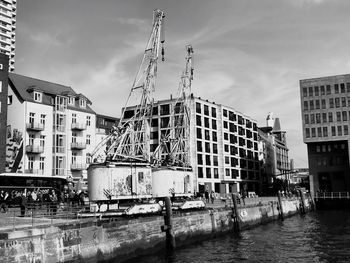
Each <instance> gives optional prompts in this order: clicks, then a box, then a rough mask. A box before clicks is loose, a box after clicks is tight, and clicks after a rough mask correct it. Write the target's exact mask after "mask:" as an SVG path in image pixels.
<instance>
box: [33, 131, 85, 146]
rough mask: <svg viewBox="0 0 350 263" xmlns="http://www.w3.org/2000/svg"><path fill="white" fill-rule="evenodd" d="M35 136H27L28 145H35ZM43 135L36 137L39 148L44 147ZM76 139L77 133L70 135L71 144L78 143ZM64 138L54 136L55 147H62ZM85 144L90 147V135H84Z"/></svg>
mask: <svg viewBox="0 0 350 263" xmlns="http://www.w3.org/2000/svg"><path fill="white" fill-rule="evenodd" d="M36 138H37V137H36V134H35V133H29V134H28V142H29V145H35V143H34V141H35V139H36ZM45 138H46V136H45V135H40V136H39V137H38V139H39V146H40V147H45ZM77 138H79V136H78V133H76V132H73V133H72V143H78V141H77ZM63 140H64V136H63V135H57V136H56V146H64V144H63ZM86 144H87V145H90V144H91V135H90V134H87V135H86Z"/></svg>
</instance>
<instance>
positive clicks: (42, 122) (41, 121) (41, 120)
mask: <svg viewBox="0 0 350 263" xmlns="http://www.w3.org/2000/svg"><path fill="white" fill-rule="evenodd" d="M45 117H46V115H45V114H41V115H40V123H41V124H42V125H45Z"/></svg>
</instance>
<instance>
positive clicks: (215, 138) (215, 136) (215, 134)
mask: <svg viewBox="0 0 350 263" xmlns="http://www.w3.org/2000/svg"><path fill="white" fill-rule="evenodd" d="M213 141H214V142H217V141H218V137H217V133H216V132H213Z"/></svg>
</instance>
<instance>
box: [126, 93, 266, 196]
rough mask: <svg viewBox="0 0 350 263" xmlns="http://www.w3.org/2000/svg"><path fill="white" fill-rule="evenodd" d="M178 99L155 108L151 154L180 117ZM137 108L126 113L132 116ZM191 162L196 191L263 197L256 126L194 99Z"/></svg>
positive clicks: (224, 108)
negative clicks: (249, 193) (176, 105)
mask: <svg viewBox="0 0 350 263" xmlns="http://www.w3.org/2000/svg"><path fill="white" fill-rule="evenodd" d="M175 101H176V100H175V99H170V100H162V101H159V102H157V103H155V104H154V105H153V115H152V121H151V125H150V126H151V127H150V151H151V153H153V152H154V151H155V149H156V148H157V147H158V145H159V142H160V140H161V138H163V136H164V135H166V134H168V130H169V127H171V124H170V125H169V122H170V123H171V122H174V120H175V119H174V117H173V116H172V115H173V113H175V118H176V117H177V114H176V109H173V107H174V104H175ZM133 110H134V108H133V107H130V108H128V109H127V110H126V111H125V116H129V117H131V116H133V114H134V112H133ZM189 145H190V160H191V166H192V169H193V171H194V174H195V182H194V185H195V190H196V191H198V192H202V193H203V192H204V191H205V190H206V189H208V190H209V191H211V190H213V191H215V192H216V193H220V194H221V195H222V196H225V195H226V194H230V193H233V192H242V191H245V192H256V193H260V171H259V161H258V132H257V123H256V121H255V120H253V119H252V118H250V117H248V116H245V115H244V114H242V113H240V112H238V111H236V110H235V109H233V108H231V107H228V106H224V105H220V104H216V103H214V102H209V101H208V100H203V99H201V98H197V97H194V96H191V99H190V138H189Z"/></svg>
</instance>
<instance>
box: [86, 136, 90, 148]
mask: <svg viewBox="0 0 350 263" xmlns="http://www.w3.org/2000/svg"><path fill="white" fill-rule="evenodd" d="M90 143H91V135H90V134H87V135H86V144H87V145H90Z"/></svg>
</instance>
